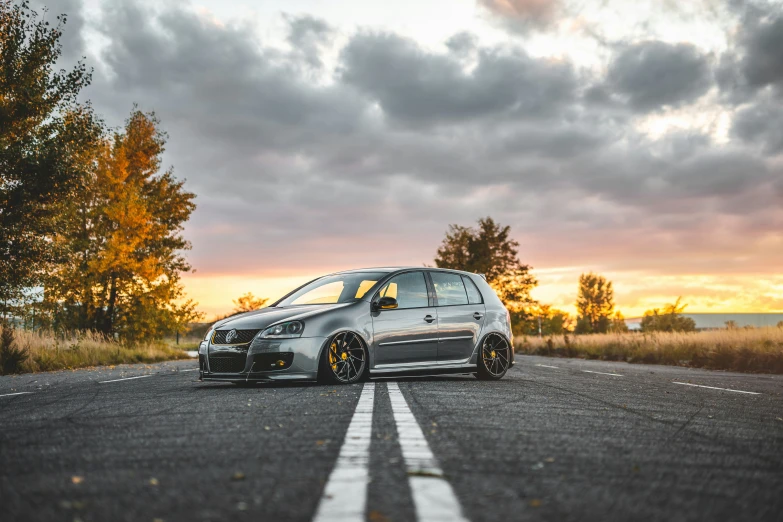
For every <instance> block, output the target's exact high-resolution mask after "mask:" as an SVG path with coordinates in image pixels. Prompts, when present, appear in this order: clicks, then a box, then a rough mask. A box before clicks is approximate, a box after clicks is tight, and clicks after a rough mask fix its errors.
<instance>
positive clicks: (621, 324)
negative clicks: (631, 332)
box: [609, 311, 628, 333]
mask: <svg viewBox="0 0 783 522" xmlns="http://www.w3.org/2000/svg"><path fill="white" fill-rule="evenodd" d="M609 331H610V332H611V333H626V332H628V325H627V324H626V323H625V317H623V314H622V313H620V312H619V311H617V312H615V314H614V317H612V320H611V321H610V323H609Z"/></svg>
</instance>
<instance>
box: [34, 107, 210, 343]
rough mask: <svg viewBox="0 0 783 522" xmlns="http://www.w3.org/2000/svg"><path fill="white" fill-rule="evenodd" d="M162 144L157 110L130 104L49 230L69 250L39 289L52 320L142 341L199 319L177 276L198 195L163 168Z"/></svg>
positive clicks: (183, 265) (183, 269)
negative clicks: (56, 226) (57, 228)
mask: <svg viewBox="0 0 783 522" xmlns="http://www.w3.org/2000/svg"><path fill="white" fill-rule="evenodd" d="M165 142H166V135H165V133H163V132H162V131H161V130H160V122H159V121H158V119H157V118H156V117H155V115H154V114H153V113H143V112H141V111H139V110H137V109H135V108H134V110H133V111H132V112H131V115H130V117H129V118H128V120H127V121H126V124H125V128H124V129H123V131H122V132H116V133H115V134H114V135H113V136H111V137H107V138H105V139H104V141H103V143H102V145H101V147H100V148H99V150H98V151H97V152H96V155H95V160H94V162H92V167H91V168H90V169H89V170H87V172H86V173H85V176H84V179H83V183H84V185H85V191H84V192H83V193H82V194H80V197H79V198H75V199H74V200H73V202H72V204H71V205H70V207H69V208H68V212H67V218H66V219H65V220H64V221H65V226H64V227H63V232H62V233H61V234H59V235H58V236H56V238H55V239H56V241H57V242H59V243H61V244H62V246H63V248H64V249H65V250H67V251H68V253H69V255H68V256H67V259H68V262H66V263H63V264H61V265H59V266H58V267H57V269H56V270H55V271H54V273H53V274H52V276H51V277H50V278H49V279H48V281H47V285H46V287H45V297H46V300H47V302H48V303H49V304H50V305H51V306H52V307H53V308H54V316H55V319H56V320H55V322H56V323H59V324H60V325H62V326H63V327H65V328H77V329H85V328H87V329H94V330H97V331H100V332H103V333H105V334H107V335H114V334H119V335H120V336H122V337H123V338H127V339H131V340H139V339H148V338H154V337H159V336H160V335H162V334H163V333H164V332H166V331H171V330H173V329H177V328H179V327H181V326H182V325H184V324H186V323H188V322H191V321H194V320H196V319H197V318H198V317H200V315H201V314H199V313H198V312H196V310H195V304H194V303H192V302H191V301H184V303H183V302H182V301H183V299H184V296H183V289H182V284H181V283H180V277H181V274H182V273H183V272H187V271H189V270H190V269H191V267H190V265H189V264H188V263H187V261H186V260H185V259H184V257H183V256H182V254H181V252H182V251H183V250H185V249H188V248H190V245H189V243H188V242H187V241H186V240H185V239H184V238H183V237H182V235H181V232H182V227H183V225H184V223H185V222H186V221H187V220H188V218H189V217H190V214H191V212H192V211H193V209H194V208H195V204H194V203H193V199H194V197H195V196H194V194H192V193H190V192H187V191H186V190H184V187H183V181H180V180H177V179H176V178H175V177H174V175H173V173H172V171H171V170H167V171H164V172H161V161H160V158H161V155H162V153H163V150H164V145H165Z"/></svg>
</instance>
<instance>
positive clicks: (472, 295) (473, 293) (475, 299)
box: [462, 276, 484, 304]
mask: <svg viewBox="0 0 783 522" xmlns="http://www.w3.org/2000/svg"><path fill="white" fill-rule="evenodd" d="M462 281H463V282H464V283H465V290H467V291H468V303H470V304H481V303H483V302H484V299H483V298H482V297H481V292H479V289H478V288H477V287H476V283H474V282H473V281H471V280H470V278H469V277H465V276H462Z"/></svg>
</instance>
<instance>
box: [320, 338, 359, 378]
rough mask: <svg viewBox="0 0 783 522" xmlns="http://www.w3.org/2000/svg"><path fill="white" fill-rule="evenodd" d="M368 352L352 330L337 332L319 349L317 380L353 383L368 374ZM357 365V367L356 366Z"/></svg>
mask: <svg viewBox="0 0 783 522" xmlns="http://www.w3.org/2000/svg"><path fill="white" fill-rule="evenodd" d="M369 360H370V358H369V354H368V352H367V346H366V345H365V343H364V341H363V340H362V338H361V337H359V336H358V335H356V334H355V333H353V332H349V331H342V332H337V333H336V334H334V335H333V336H331V337H330V338H329V341H327V343H326V344H325V345H324V348H323V350H321V360H320V361H319V365H318V382H320V383H322V384H354V383H357V382H362V381H364V380H366V379H367V377H368V376H369V373H370V371H369ZM357 365H358V367H357Z"/></svg>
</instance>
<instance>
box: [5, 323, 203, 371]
mask: <svg viewBox="0 0 783 522" xmlns="http://www.w3.org/2000/svg"><path fill="white" fill-rule="evenodd" d="M4 333H5V331H4V329H3V328H2V327H0V336H2V334H4ZM13 336H14V339H13V343H11V344H10V349H8V348H6V347H5V346H6V345H7V344H8V343H3V344H1V345H0V363H2V364H0V375H1V374H3V373H30V372H46V371H53V370H71V369H75V368H85V367H89V366H105V365H114V364H132V363H154V362H161V361H169V360H174V359H188V358H189V357H188V355H187V353H185V351H184V350H183V349H181V348H175V347H172V346H168V345H167V344H166V343H163V342H150V343H143V344H136V345H132V346H127V345H124V344H121V343H118V342H116V341H112V340H107V339H105V338H104V337H103V336H101V335H99V334H96V333H94V332H75V333H71V334H67V335H66V336H64V337H63V336H55V335H53V334H52V333H51V332H46V331H37V332H31V331H27V330H19V329H15V330H13ZM13 353H17V354H19V353H21V355H17V356H14V355H13ZM11 359H14V362H11V363H9V360H11Z"/></svg>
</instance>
